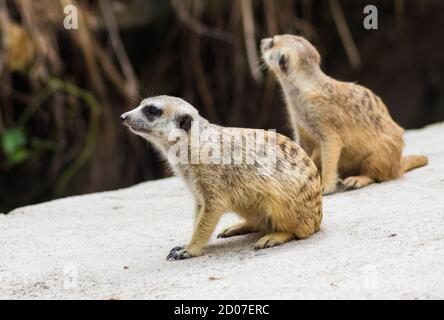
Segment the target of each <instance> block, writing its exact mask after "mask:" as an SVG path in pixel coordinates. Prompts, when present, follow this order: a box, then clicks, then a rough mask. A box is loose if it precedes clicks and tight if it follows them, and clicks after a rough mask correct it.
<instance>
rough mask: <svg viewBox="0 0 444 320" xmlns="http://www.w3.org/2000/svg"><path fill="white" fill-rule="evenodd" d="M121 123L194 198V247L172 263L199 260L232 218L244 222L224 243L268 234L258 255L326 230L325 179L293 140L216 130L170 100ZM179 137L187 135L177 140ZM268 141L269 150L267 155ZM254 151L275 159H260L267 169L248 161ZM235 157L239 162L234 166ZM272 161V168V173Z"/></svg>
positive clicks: (152, 102) (175, 253)
mask: <svg viewBox="0 0 444 320" xmlns="http://www.w3.org/2000/svg"><path fill="white" fill-rule="evenodd" d="M121 121H122V123H123V124H124V125H126V126H127V127H128V128H129V129H130V131H131V132H133V133H135V134H136V135H139V136H141V137H143V138H144V139H146V140H148V141H149V142H150V143H152V144H153V145H154V146H155V148H156V149H157V150H158V151H160V154H161V155H162V156H163V158H164V159H165V160H167V161H168V162H169V163H170V166H171V168H172V169H173V171H174V172H175V173H176V175H177V176H179V177H181V178H182V179H183V180H184V181H185V183H186V185H187V186H188V187H189V189H190V191H191V193H192V194H193V195H194V198H195V203H196V205H195V225H194V231H193V235H192V238H191V241H190V242H189V243H188V244H187V245H186V246H178V247H175V248H173V249H172V250H171V251H170V253H169V255H168V257H167V259H168V260H179V259H187V258H191V257H195V256H199V255H201V254H202V253H203V251H204V249H205V246H206V244H207V242H208V240H209V238H210V236H211V234H212V233H213V231H214V229H215V227H216V224H217V223H218V221H219V219H220V217H221V216H222V215H223V214H224V213H226V212H234V213H237V214H238V215H240V216H241V217H242V218H243V219H244V222H242V223H239V224H236V225H234V226H231V227H229V228H227V229H225V230H224V231H222V233H220V234H219V236H218V237H219V238H225V237H232V236H237V235H242V234H247V233H252V232H262V233H264V236H263V237H261V238H260V239H259V240H258V241H257V243H256V244H255V246H254V249H263V248H269V247H273V246H277V245H280V244H283V243H285V242H287V241H290V240H292V239H305V238H307V237H309V236H310V235H312V234H313V233H315V232H316V231H318V230H319V229H320V224H321V220H322V186H321V177H320V174H319V173H318V170H317V168H316V166H315V164H314V163H313V162H312V160H311V159H310V157H308V155H307V154H306V153H305V152H304V150H303V149H302V148H301V147H300V146H298V145H297V144H296V143H295V142H293V141H292V140H291V139H289V138H287V137H285V136H283V135H280V134H277V133H274V135H272V133H270V132H268V131H264V130H255V129H243V128H225V127H222V126H218V125H216V124H212V123H210V122H209V121H207V120H206V119H204V118H203V117H201V116H200V115H199V113H198V111H197V110H196V109H195V108H194V107H193V106H192V105H191V104H189V103H187V102H186V101H184V100H182V99H180V98H176V97H171V96H157V97H152V98H148V99H145V100H143V101H142V102H141V104H140V105H139V106H138V107H136V108H135V109H133V110H131V111H129V112H126V113H124V114H122V115H121ZM196 132H197V133H198V134H196ZM208 132H210V133H211V134H208ZM173 133H174V134H173ZM178 133H181V135H179V136H176V134H178ZM254 135H256V136H259V135H262V136H263V140H260V141H262V142H260V141H259V142H258V143H257V144H256V145H254V142H252V139H250V137H251V136H254ZM193 139H197V140H193ZM236 139H237V140H236ZM196 141H197V142H196ZM221 141H222V143H221ZM235 141H237V142H238V143H237V144H235ZM270 141H272V142H273V143H271V144H270V146H271V147H270V148H268V149H267V150H265V144H266V143H269V142H270ZM239 142H241V144H240V145H239ZM221 144H222V145H223V146H221ZM227 146H228V148H227ZM235 148H237V149H236V150H234V149H235ZM222 149H223V150H222ZM221 150H222V151H224V152H223V155H222V152H220V151H221ZM264 150H265V151H264ZM179 151H180V152H179ZM250 151H252V154H253V155H259V154H261V155H262V156H263V155H264V154H265V155H267V154H271V153H274V152H275V154H274V156H273V157H269V158H264V157H259V156H258V157H257V158H258V159H263V160H264V159H265V160H264V161H262V163H261V162H260V161H257V162H251V161H250V162H248V161H247V160H248V159H247V157H248V152H250ZM235 152H236V153H235ZM179 153H183V154H184V155H185V156H184V155H183V154H182V155H180V156H178V154H179ZM235 154H236V155H238V157H237V158H236V159H235V160H236V161H235V162H234V161H231V160H233V158H234V155H235ZM250 155H251V153H250ZM193 157H194V158H193ZM190 158H191V160H190ZM250 158H251V157H250ZM178 159H179V160H180V161H179V160H178ZM196 159H197V161H196ZM270 162H272V163H273V164H274V165H273V166H268V164H269V163H270Z"/></svg>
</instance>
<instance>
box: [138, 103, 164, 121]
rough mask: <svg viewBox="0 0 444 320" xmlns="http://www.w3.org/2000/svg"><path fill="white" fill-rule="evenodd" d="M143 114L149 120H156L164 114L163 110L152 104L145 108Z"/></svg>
mask: <svg viewBox="0 0 444 320" xmlns="http://www.w3.org/2000/svg"><path fill="white" fill-rule="evenodd" d="M142 113H143V115H144V116H145V117H146V118H147V119H148V120H154V119H155V118H157V117H159V116H160V115H161V114H162V109H159V108H158V107H156V106H155V105H152V104H150V105H147V106H145V107H143V109H142Z"/></svg>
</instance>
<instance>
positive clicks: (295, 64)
mask: <svg viewBox="0 0 444 320" xmlns="http://www.w3.org/2000/svg"><path fill="white" fill-rule="evenodd" d="M261 51H262V58H263V59H264V61H265V63H266V64H267V65H268V67H269V68H270V69H272V70H273V71H274V72H275V73H276V74H277V75H279V76H282V77H290V76H291V75H292V73H293V72H300V71H305V70H307V69H308V68H310V67H312V66H319V65H320V60H321V58H320V55H319V53H318V51H317V50H316V48H315V47H314V46H313V45H312V44H311V43H310V42H308V41H307V40H305V39H304V38H302V37H299V36H294V35H279V36H274V37H273V38H266V39H263V40H262V41H261Z"/></svg>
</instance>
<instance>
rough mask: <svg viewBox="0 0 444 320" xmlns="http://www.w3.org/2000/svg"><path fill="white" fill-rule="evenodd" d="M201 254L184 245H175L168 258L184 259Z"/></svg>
mask: <svg viewBox="0 0 444 320" xmlns="http://www.w3.org/2000/svg"><path fill="white" fill-rule="evenodd" d="M198 255H199V254H196V253H193V252H192V251H191V250H189V249H185V247H183V246H179V247H174V248H173V249H171V251H170V253H169V254H168V256H167V260H184V259H189V258H193V257H197V256H198Z"/></svg>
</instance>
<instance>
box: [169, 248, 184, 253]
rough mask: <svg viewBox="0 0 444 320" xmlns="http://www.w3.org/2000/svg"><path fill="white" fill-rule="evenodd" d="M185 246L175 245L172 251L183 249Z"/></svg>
mask: <svg viewBox="0 0 444 320" xmlns="http://www.w3.org/2000/svg"><path fill="white" fill-rule="evenodd" d="M184 248H185V247H184V246H177V247H174V248H173V249H171V251H170V253H172V252H176V251H179V250H182V249H184Z"/></svg>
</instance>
